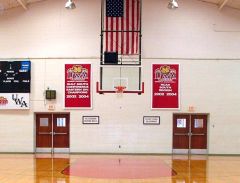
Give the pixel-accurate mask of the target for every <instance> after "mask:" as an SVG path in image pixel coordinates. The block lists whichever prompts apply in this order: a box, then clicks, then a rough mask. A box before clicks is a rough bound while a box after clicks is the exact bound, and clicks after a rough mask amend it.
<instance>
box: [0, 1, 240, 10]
mask: <svg viewBox="0 0 240 183" xmlns="http://www.w3.org/2000/svg"><path fill="white" fill-rule="evenodd" d="M37 1H43V0H0V10H7V9H10V8H15V7H18V6H22V7H23V8H24V9H26V10H27V9H28V4H30V3H34V2H37ZM179 1H184V0H179ZM199 1H202V2H209V3H213V4H216V5H217V6H218V7H219V10H221V9H222V8H224V7H226V6H229V7H232V8H236V9H240V0H199Z"/></svg>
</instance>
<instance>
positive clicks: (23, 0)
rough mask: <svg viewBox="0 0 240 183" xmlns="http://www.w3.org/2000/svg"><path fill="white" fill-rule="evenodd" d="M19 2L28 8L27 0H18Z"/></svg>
mask: <svg viewBox="0 0 240 183" xmlns="http://www.w3.org/2000/svg"><path fill="white" fill-rule="evenodd" d="M17 2H18V3H19V4H20V5H21V6H22V7H23V8H24V9H25V10H27V9H28V8H27V2H26V0H17Z"/></svg>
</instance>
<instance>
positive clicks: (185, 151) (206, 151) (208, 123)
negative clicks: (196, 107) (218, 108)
mask: <svg viewBox="0 0 240 183" xmlns="http://www.w3.org/2000/svg"><path fill="white" fill-rule="evenodd" d="M174 115H189V116H190V125H189V126H190V128H189V130H190V129H191V122H192V119H191V116H192V115H205V116H207V147H206V150H205V149H203V150H200V149H199V150H198V149H191V148H190V147H191V136H190V137H189V148H188V149H187V150H185V149H177V150H176V149H175V150H174V149H173V120H174ZM209 127H210V113H190V112H189V113H173V115H172V154H208V150H209Z"/></svg>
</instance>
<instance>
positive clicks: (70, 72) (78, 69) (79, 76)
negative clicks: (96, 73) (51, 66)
mask: <svg viewBox="0 0 240 183" xmlns="http://www.w3.org/2000/svg"><path fill="white" fill-rule="evenodd" d="M64 107H65V108H91V107H92V95H91V64H65V105H64Z"/></svg>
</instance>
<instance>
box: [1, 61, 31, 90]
mask: <svg viewBox="0 0 240 183" xmlns="http://www.w3.org/2000/svg"><path fill="white" fill-rule="evenodd" d="M30 88H31V62H30V61H13V62H10V61H0V93H30Z"/></svg>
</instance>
